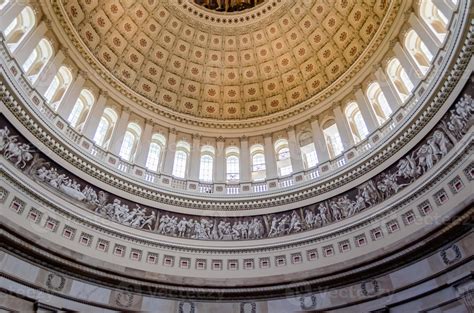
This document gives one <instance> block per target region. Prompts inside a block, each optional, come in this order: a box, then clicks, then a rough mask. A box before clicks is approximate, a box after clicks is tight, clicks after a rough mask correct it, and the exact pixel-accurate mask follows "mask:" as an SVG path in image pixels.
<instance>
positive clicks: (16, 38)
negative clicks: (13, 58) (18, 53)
mask: <svg viewBox="0 0 474 313" xmlns="http://www.w3.org/2000/svg"><path fill="white" fill-rule="evenodd" d="M35 23H36V18H35V13H34V12H33V9H31V7H29V6H27V7H25V8H24V9H23V10H22V11H21V12H20V14H19V15H18V16H17V17H16V18H15V19H14V20H13V21H12V22H11V23H10V25H8V26H7V27H6V28H5V30H4V31H3V37H4V38H5V42H6V43H7V46H8V48H9V49H10V51H14V50H15V49H16V48H17V47H18V45H19V44H20V43H21V42H22V41H23V40H24V39H25V37H26V35H27V34H28V33H29V32H30V31H31V30H32V29H33V26H34V25H35Z"/></svg>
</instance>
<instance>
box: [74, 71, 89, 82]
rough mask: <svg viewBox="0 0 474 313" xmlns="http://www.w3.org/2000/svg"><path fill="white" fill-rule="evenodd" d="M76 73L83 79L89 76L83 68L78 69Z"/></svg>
mask: <svg viewBox="0 0 474 313" xmlns="http://www.w3.org/2000/svg"><path fill="white" fill-rule="evenodd" d="M77 75H79V76H81V77H82V78H84V80H86V79H87V78H88V77H89V73H88V72H87V71H83V70H79V71H78V72H77Z"/></svg>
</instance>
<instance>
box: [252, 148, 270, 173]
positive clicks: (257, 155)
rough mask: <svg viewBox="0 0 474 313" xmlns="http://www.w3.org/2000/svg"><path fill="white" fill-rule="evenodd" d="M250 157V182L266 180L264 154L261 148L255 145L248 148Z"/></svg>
mask: <svg viewBox="0 0 474 313" xmlns="http://www.w3.org/2000/svg"><path fill="white" fill-rule="evenodd" d="M250 156H251V160H252V180H253V181H260V180H265V178H266V172H265V170H266V166H265V154H264V150H263V146H262V145H260V144H255V145H253V146H252V147H250Z"/></svg>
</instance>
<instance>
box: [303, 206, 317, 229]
mask: <svg viewBox="0 0 474 313" xmlns="http://www.w3.org/2000/svg"><path fill="white" fill-rule="evenodd" d="M304 221H305V223H306V225H307V226H308V228H313V225H314V222H315V219H314V213H313V211H312V210H311V209H306V210H305V211H304Z"/></svg>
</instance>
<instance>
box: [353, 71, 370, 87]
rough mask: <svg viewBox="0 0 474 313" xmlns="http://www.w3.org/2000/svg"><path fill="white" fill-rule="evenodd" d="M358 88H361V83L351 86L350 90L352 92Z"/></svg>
mask: <svg viewBox="0 0 474 313" xmlns="http://www.w3.org/2000/svg"><path fill="white" fill-rule="evenodd" d="M374 70H375V69H374ZM359 89H362V85H361V84H358V85H354V86H352V91H353V92H356V91H357V90H359Z"/></svg>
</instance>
